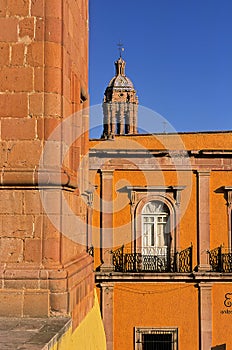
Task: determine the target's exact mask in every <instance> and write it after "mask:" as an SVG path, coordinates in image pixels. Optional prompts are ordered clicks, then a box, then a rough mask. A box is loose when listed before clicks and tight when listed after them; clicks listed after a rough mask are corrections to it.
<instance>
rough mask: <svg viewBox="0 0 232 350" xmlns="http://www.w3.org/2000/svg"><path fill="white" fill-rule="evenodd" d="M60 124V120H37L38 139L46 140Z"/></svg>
mask: <svg viewBox="0 0 232 350" xmlns="http://www.w3.org/2000/svg"><path fill="white" fill-rule="evenodd" d="M60 123H61V119H60V118H39V119H38V121H37V135H38V138H39V139H45V140H47V139H48V138H49V136H50V135H51V133H52V132H53V131H54V130H55V129H56V127H57V126H58V125H59V124H60Z"/></svg>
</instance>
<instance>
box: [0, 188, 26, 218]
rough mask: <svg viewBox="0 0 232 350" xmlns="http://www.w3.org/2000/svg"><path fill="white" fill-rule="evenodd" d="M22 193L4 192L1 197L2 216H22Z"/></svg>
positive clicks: (0, 210) (0, 209)
mask: <svg viewBox="0 0 232 350" xmlns="http://www.w3.org/2000/svg"><path fill="white" fill-rule="evenodd" d="M22 202H23V201H22V192H21V191H10V190H9V191H8V190H2V191H1V195H0V213H1V214H8V215H9V214H21V213H22V210H23V209H22V207H23V206H22Z"/></svg>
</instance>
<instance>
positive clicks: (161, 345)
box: [143, 334, 172, 350]
mask: <svg viewBox="0 0 232 350" xmlns="http://www.w3.org/2000/svg"><path fill="white" fill-rule="evenodd" d="M143 349H144V350H172V334H144V335H143Z"/></svg>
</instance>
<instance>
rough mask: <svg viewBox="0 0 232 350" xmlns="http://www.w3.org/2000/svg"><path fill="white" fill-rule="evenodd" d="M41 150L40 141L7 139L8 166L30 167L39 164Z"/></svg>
mask: <svg viewBox="0 0 232 350" xmlns="http://www.w3.org/2000/svg"><path fill="white" fill-rule="evenodd" d="M41 150H42V148H41V142H40V141H8V166H9V167H14V168H32V167H34V166H35V165H37V164H39V160H40V156H41ZM22 155H23V157H22Z"/></svg>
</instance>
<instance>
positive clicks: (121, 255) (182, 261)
mask: <svg viewBox="0 0 232 350" xmlns="http://www.w3.org/2000/svg"><path fill="white" fill-rule="evenodd" d="M161 251H162V249H161ZM112 254H113V265H114V268H115V271H117V272H192V246H190V247H189V248H187V249H185V250H182V251H181V252H176V253H171V252H167V253H166V254H159V255H155V254H143V253H142V252H135V253H128V252H125V251H124V247H123V246H122V247H121V248H119V249H117V250H115V251H113V252H112Z"/></svg>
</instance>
